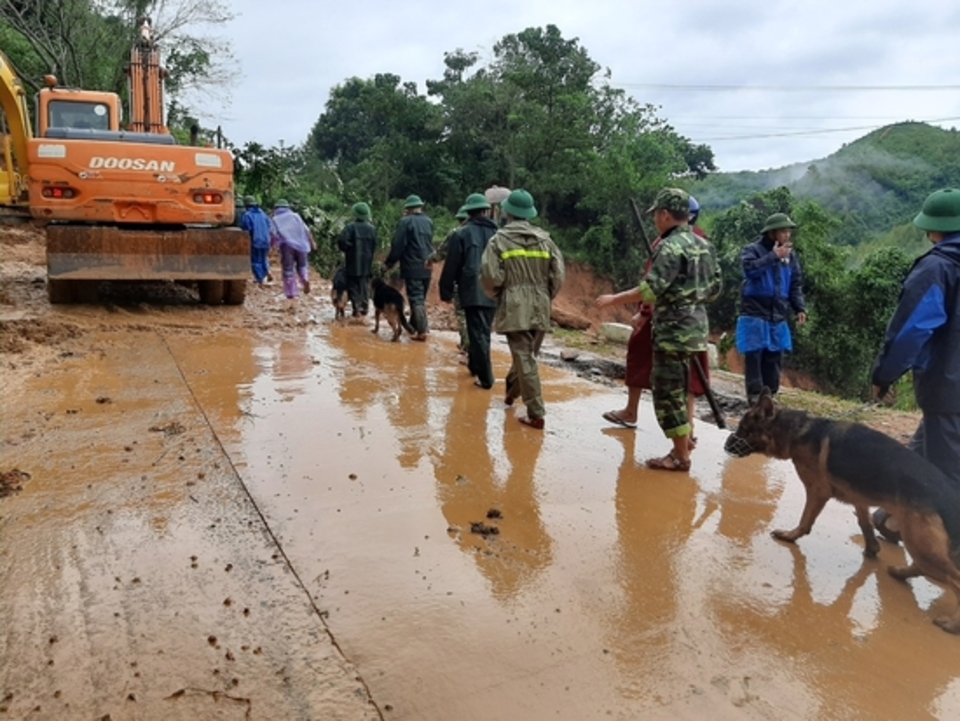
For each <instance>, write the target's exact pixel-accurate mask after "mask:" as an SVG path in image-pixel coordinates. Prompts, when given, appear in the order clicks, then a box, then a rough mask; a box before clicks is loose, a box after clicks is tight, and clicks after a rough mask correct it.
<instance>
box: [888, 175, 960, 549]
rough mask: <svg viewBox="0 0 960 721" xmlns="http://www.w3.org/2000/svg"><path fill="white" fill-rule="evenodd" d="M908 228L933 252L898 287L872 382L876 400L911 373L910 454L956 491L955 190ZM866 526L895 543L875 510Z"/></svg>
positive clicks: (959, 368) (959, 381) (959, 383)
mask: <svg viewBox="0 0 960 721" xmlns="http://www.w3.org/2000/svg"><path fill="white" fill-rule="evenodd" d="M913 224H914V225H915V226H917V227H918V228H920V230H923V231H925V232H926V234H927V238H928V239H929V240H930V242H931V243H933V248H931V249H930V250H929V251H928V252H927V253H926V254H925V255H922V256H920V258H918V259H917V261H916V262H915V263H914V264H913V267H912V268H911V269H910V272H909V273H908V274H907V277H906V279H905V280H904V281H903V288H902V290H901V292H900V300H899V302H898V303H897V309H896V310H895V311H894V313H893V317H892V318H890V323H889V324H888V325H887V332H886V335H885V337H884V341H883V349H882V350H881V351H880V355H879V356H878V358H877V361H876V363H875V364H874V367H873V373H872V377H871V381H872V383H873V392H874V396H875V397H876V398H878V399H881V398H883V397H884V396H886V395H887V392H888V391H889V389H890V386H892V385H893V384H894V383H895V382H896V381H897V379H899V378H900V377H901V376H902V375H903V374H904V373H906V372H907V371H913V389H914V395H915V397H916V399H917V405H918V406H920V410H921V411H922V412H923V418H922V420H921V421H920V425H919V427H918V428H917V432H916V433H915V434H914V436H913V439H912V440H911V441H910V447H911V448H913V449H914V450H915V451H917V452H918V453H920V455H922V456H923V457H924V458H926V459H927V460H928V461H930V462H931V463H932V464H933V465H935V466H936V467H937V468H939V469H940V470H941V471H943V472H944V474H946V476H947V477H948V478H949V479H950V480H951V481H953V482H954V483H955V484H957V487H958V488H960V189H957V188H948V189H946V190H938V191H937V192H935V193H933V194H932V195H930V197H928V198H927V200H926V202H924V204H923V209H922V210H921V211H920V213H919V214H918V215H917V217H916V218H914V219H913ZM873 520H874V525H876V526H877V530H878V531H880V533H881V535H883V536H884V537H885V538H887V539H888V540H893V541H896V540H899V534H898V533H897V529H896V527H895V525H894V524H893V523H889V517H888V516H887V514H886V512H884V511H882V510H878V511H877V512H875V513H874V519H873Z"/></svg>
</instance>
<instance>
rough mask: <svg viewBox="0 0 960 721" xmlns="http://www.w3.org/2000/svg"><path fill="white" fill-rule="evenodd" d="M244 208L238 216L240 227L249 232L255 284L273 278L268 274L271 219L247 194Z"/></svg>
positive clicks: (253, 198) (257, 202)
mask: <svg viewBox="0 0 960 721" xmlns="http://www.w3.org/2000/svg"><path fill="white" fill-rule="evenodd" d="M243 205H244V207H245V208H246V210H245V212H244V213H243V217H241V218H240V227H241V228H243V229H244V230H245V231H247V233H249V234H250V268H251V270H252V271H253V279H254V281H256V283H257V285H263V284H264V282H269V281H272V280H273V276H271V275H270V261H269V259H268V256H269V254H270V233H271V228H272V227H273V221H272V220H271V219H270V216H269V215H267V214H266V213H264V212H263V210H261V209H260V201H258V200H257V199H256V198H255V197H254V196H252V195H248V196H247V197H245V198H244V199H243Z"/></svg>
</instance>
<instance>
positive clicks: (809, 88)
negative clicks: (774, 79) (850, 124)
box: [618, 83, 960, 93]
mask: <svg viewBox="0 0 960 721" xmlns="http://www.w3.org/2000/svg"><path fill="white" fill-rule="evenodd" d="M618 86H619V87H623V88H656V89H658V90H684V91H694V92H741V91H746V92H751V91H759V92H783V93H797V92H801V93H810V92H815V93H821V92H843V93H850V92H855V93H856V92H888V91H896V92H943V91H956V90H960V85H673V84H669V83H618Z"/></svg>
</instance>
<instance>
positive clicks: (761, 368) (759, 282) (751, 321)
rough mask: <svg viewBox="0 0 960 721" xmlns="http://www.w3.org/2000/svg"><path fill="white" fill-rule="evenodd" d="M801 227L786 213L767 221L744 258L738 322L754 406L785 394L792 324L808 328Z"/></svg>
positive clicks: (744, 253)
mask: <svg viewBox="0 0 960 721" xmlns="http://www.w3.org/2000/svg"><path fill="white" fill-rule="evenodd" d="M796 227H797V224H796V223H794V222H793V221H792V220H790V217H789V216H788V215H787V214H786V213H774V214H773V215H771V216H770V217H769V218H767V220H766V223H764V226H763V228H762V229H761V230H760V237H759V238H757V239H756V240H755V241H753V242H752V243H750V244H749V245H747V246H746V247H745V248H744V249H743V252H742V253H741V254H740V262H741V264H742V266H743V290H742V293H741V296H740V317H739V318H738V319H737V350H738V351H739V352H740V355H742V356H743V360H744V380H745V381H746V387H747V388H746V390H747V400H748V401H749V403H750V405H753V404H754V403H755V402H756V400H757V399H758V398H759V397H760V392H761V391H762V390H763V389H764V387H767V388H769V389H770V392H771V393H776V392H777V391H778V390H780V372H781V363H782V362H783V354H784V353H785V352H790V351H792V350H793V337H792V336H791V335H790V326H789V325H787V318H788V314H789V312H790V310H791V309H792V310H793V312H794V313H796V314H797V325H798V326H801V325H803V324H804V323H806V322H807V308H806V303H805V301H804V299H803V287H802V285H803V273H802V271H801V269H800V261H799V260H797V256H796V254H795V253H794V252H793V231H794V229H795V228H796Z"/></svg>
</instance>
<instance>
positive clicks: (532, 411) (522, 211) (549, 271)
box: [480, 190, 564, 430]
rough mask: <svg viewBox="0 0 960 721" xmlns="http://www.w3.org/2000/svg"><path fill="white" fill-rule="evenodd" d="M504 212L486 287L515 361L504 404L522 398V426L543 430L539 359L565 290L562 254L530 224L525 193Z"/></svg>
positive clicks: (484, 264) (486, 255)
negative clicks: (524, 410)
mask: <svg viewBox="0 0 960 721" xmlns="http://www.w3.org/2000/svg"><path fill="white" fill-rule="evenodd" d="M501 209H502V211H503V215H504V218H505V219H506V223H505V224H504V226H503V227H502V228H500V230H498V231H497V233H496V235H494V236H493V237H492V238H491V239H490V242H489V243H488V244H487V249H486V250H485V251H484V252H483V258H482V259H481V261H480V273H481V276H480V277H481V283H482V284H483V289H484V291H485V292H486V293H487V295H489V296H490V297H491V298H494V299H495V300H496V301H497V311H496V315H495V319H494V325H495V326H496V329H497V332H498V333H503V334H504V335H506V336H507V344H508V345H509V346H510V355H511V356H512V357H513V364H512V365H511V367H510V372H509V373H508V374H507V381H506V383H507V392H506V396H505V398H504V402H505V403H506V404H507V405H508V406H509V405H513V402H514V400H516V399H517V398H523V403H524V405H526V407H527V414H526V415H525V416H521V417H520V419H519V420H520V422H521V423H523V424H524V425H527V426H529V427H531V428H536V429H541V430H542V429H543V427H544V420H543V417H544V416H545V415H546V409H545V408H544V405H543V396H542V394H541V390H540V373H539V371H538V369H537V359H536V356H537V353H538V352H539V351H540V345H541V344H542V343H543V337H544V335H545V333H546V332H547V331H548V330H550V306H551V303H552V301H553V299H554V298H556V297H557V294H558V293H559V292H560V287H561V286H562V285H563V280H564V267H563V255H562V254H561V253H560V249H559V248H557V246H556V244H555V243H554V242H553V239H552V238H551V237H550V235H549V234H548V233H547V232H546V231H545V230H543V229H542V228H538V227H537V226H535V225H531V224H530V220H531V219H532V218H536V217H537V209H536V207H534V204H533V196H532V195H530V193H528V192H527V191H526V190H514V191H513V192H512V193H510V195H509V196H508V197H507V199H506V200H505V201H503V205H502V206H501Z"/></svg>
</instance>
